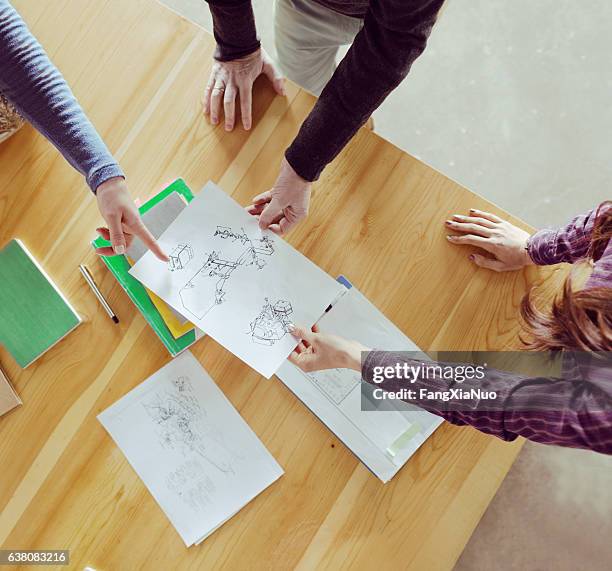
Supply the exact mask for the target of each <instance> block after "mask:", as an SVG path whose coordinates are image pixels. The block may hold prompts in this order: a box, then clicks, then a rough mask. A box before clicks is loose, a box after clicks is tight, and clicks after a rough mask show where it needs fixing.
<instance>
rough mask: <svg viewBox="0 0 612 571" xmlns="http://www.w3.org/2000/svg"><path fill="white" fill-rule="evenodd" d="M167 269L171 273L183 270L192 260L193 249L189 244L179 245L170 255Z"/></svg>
mask: <svg viewBox="0 0 612 571" xmlns="http://www.w3.org/2000/svg"><path fill="white" fill-rule="evenodd" d="M169 257H170V260H169V261H168V269H169V270H170V271H171V272H175V271H176V270H184V269H185V267H186V266H187V264H189V262H191V260H193V248H192V247H191V246H190V245H189V244H179V245H178V246H176V248H174V250H172V252H171V253H170V256H169Z"/></svg>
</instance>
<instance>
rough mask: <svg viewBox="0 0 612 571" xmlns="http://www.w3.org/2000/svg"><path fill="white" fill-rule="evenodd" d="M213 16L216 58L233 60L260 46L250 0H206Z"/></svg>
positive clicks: (250, 52)
mask: <svg viewBox="0 0 612 571" xmlns="http://www.w3.org/2000/svg"><path fill="white" fill-rule="evenodd" d="M206 1H207V2H208V4H209V6H210V13H211V14H212V17H213V30H214V34H215V40H216V41H217V49H216V51H215V59H217V60H219V61H231V60H235V59H238V58H241V57H245V56H248V55H249V54H252V53H253V52H254V51H257V50H258V49H259V47H260V43H259V39H258V38H257V31H256V28H255V17H254V16H253V7H252V5H251V1H250V0H206Z"/></svg>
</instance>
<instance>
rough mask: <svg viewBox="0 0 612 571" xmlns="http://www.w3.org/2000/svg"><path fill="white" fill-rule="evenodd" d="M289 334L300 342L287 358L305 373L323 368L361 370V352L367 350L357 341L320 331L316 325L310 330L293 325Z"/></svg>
mask: <svg viewBox="0 0 612 571" xmlns="http://www.w3.org/2000/svg"><path fill="white" fill-rule="evenodd" d="M291 334H292V335H293V336H294V337H296V338H297V339H300V343H299V344H298V346H297V347H296V348H295V349H294V350H293V352H292V353H291V355H289V360H290V361H291V362H292V363H293V364H294V365H296V366H298V367H299V368H300V369H302V371H304V372H305V373H310V372H312V371H322V370H323V369H354V370H355V371H361V352H362V351H369V349H368V348H367V347H364V346H363V345H362V344H361V343H358V342H357V341H349V340H347V339H343V338H342V337H338V336H337V335H329V334H327V333H321V332H320V331H319V328H318V327H317V326H316V325H313V327H312V331H308V329H305V328H303V327H294V328H293V329H292V330H291Z"/></svg>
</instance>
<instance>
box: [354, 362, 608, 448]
mask: <svg viewBox="0 0 612 571" xmlns="http://www.w3.org/2000/svg"><path fill="white" fill-rule="evenodd" d="M396 363H408V364H409V365H415V366H418V364H419V363H421V362H420V361H415V360H412V359H407V358H406V357H404V356H403V355H402V354H401V353H392V352H387V351H370V352H369V353H368V355H367V356H366V358H365V360H364V362H363V373H362V374H363V379H364V381H366V382H368V383H370V384H373V385H374V384H375V385H376V386H378V387H380V388H382V389H383V390H385V391H390V392H396V391H398V390H400V389H402V388H405V387H406V381H404V380H395V379H392V380H388V379H387V380H383V382H382V383H374V382H373V380H372V379H373V378H374V375H373V372H374V367H386V366H395V365H396ZM436 364H442V365H450V366H453V364H452V363H436ZM611 380H612V379H607V380H605V379H604V380H603V381H602V383H601V385H602V386H604V387H605V386H609V383H610V381H611ZM606 383H607V384H606ZM415 386H417V385H415ZM602 386H600V384H599V383H596V382H590V381H588V380H579V381H577V380H575V379H550V378H541V377H540V378H538V377H534V378H529V377H522V376H519V375H516V374H514V373H509V372H506V371H499V370H495V369H488V370H487V374H486V377H485V378H484V379H483V380H465V381H464V382H463V383H461V384H458V383H456V382H455V381H454V380H449V379H444V378H441V376H433V377H430V378H425V377H424V375H419V377H418V388H419V390H417V393H416V395H417V396H416V398H414V399H410V400H407V401H406V402H410V403H412V404H415V405H417V406H419V407H421V408H423V409H424V410H427V411H429V412H431V413H433V414H436V415H438V416H441V417H443V418H444V419H446V420H447V421H449V422H451V423H452V424H457V425H469V426H473V427H474V428H476V429H477V430H480V431H481V432H485V433H486V434H491V435H493V436H497V437H498V438H501V439H503V440H508V441H511V440H515V439H516V438H517V437H518V436H523V437H525V438H528V439H529V440H533V441H535V442H540V443H543V444H556V445H559V446H569V447H573V448H586V449H589V450H595V451H597V452H603V453H606V454H612V430H611V429H610V427H611V426H612V396H611V395H610V391H609V390H606V389H605V388H602ZM458 387H460V388H462V389H463V390H466V391H469V390H470V389H478V388H480V389H481V390H483V391H495V392H496V393H497V395H498V398H497V400H496V402H497V404H496V405H495V406H494V407H493V406H491V405H489V404H488V403H487V402H485V401H478V400H477V399H474V400H470V401H469V406H467V407H466V406H458V401H454V402H453V400H450V401H444V400H443V399H442V398H440V399H429V398H424V397H422V396H420V389H421V388H423V389H425V390H426V391H428V392H430V393H435V392H436V391H438V394H439V393H440V392H444V391H449V390H450V389H452V388H458ZM404 400H406V399H404ZM460 404H462V405H464V403H460Z"/></svg>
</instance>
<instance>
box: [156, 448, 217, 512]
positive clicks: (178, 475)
mask: <svg viewBox="0 0 612 571" xmlns="http://www.w3.org/2000/svg"><path fill="white" fill-rule="evenodd" d="M165 484H166V488H167V489H168V490H169V491H171V492H174V493H175V494H176V495H177V496H178V497H179V498H180V499H181V500H182V501H183V502H184V503H185V504H187V505H188V506H189V507H190V508H191V509H192V510H193V511H196V512H204V511H205V510H206V508H208V507H209V506H210V505H211V503H212V502H211V496H212V495H213V494H214V492H215V490H216V486H215V483H214V482H213V481H212V480H211V478H210V476H208V475H207V474H206V470H205V468H204V466H202V464H201V463H200V462H199V461H198V459H197V458H193V459H191V460H187V461H186V462H184V463H183V464H181V465H180V466H179V467H178V468H177V469H176V470H174V471H172V472H170V473H169V474H168V475H167V476H166V480H165Z"/></svg>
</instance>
